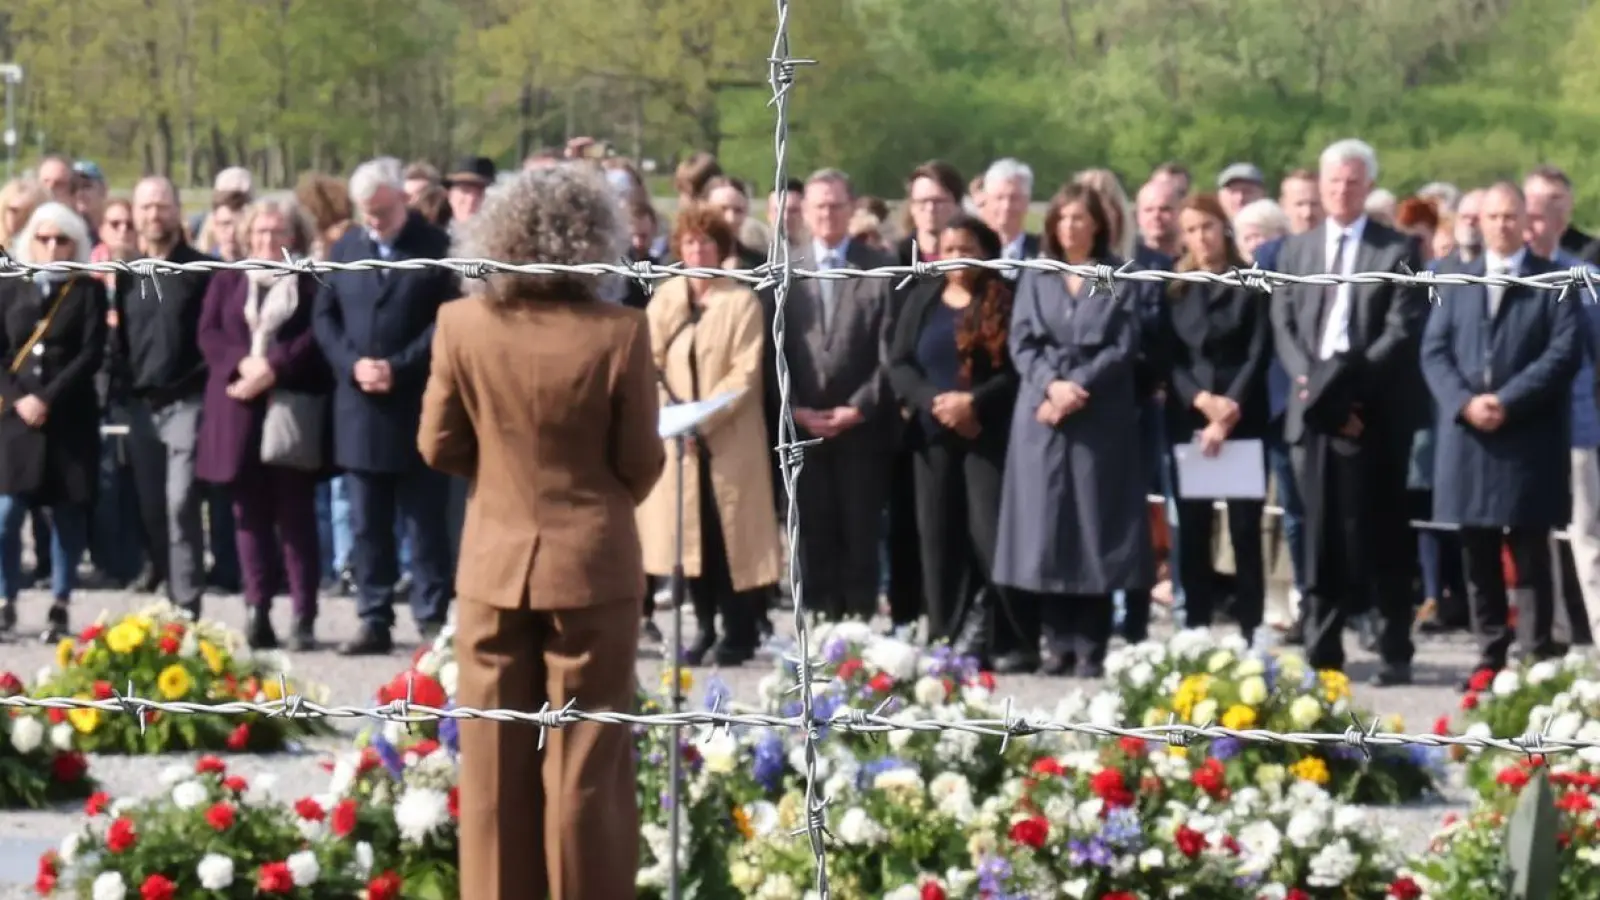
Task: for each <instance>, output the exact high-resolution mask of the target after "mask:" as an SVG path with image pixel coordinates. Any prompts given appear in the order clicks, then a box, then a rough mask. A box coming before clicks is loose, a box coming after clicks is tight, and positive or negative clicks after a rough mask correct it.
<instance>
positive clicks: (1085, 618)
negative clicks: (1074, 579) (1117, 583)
mask: <svg viewBox="0 0 1600 900" xmlns="http://www.w3.org/2000/svg"><path fill="white" fill-rule="evenodd" d="M1008 593H1009V594H1010V599H1011V609H1012V612H1013V615H1014V616H1015V619H1016V628H1017V637H1018V643H1019V644H1020V645H1021V649H1022V650H1023V651H1024V652H1027V651H1031V650H1032V649H1033V648H1035V647H1038V646H1039V638H1040V637H1041V636H1042V637H1043V638H1044V644H1045V648H1046V649H1047V650H1048V651H1049V652H1050V653H1051V654H1052V655H1054V656H1056V657H1057V658H1060V659H1064V660H1069V661H1072V662H1075V663H1077V665H1078V666H1079V667H1083V666H1099V665H1101V664H1102V663H1104V662H1105V658H1106V650H1107V649H1108V648H1109V647H1110V646H1111V626H1112V623H1113V619H1114V614H1115V609H1114V607H1113V606H1112V603H1111V595H1110V594H1101V595H1093V594H1035V593H1032V592H1023V591H1017V590H1012V591H1010V592H1008Z"/></svg>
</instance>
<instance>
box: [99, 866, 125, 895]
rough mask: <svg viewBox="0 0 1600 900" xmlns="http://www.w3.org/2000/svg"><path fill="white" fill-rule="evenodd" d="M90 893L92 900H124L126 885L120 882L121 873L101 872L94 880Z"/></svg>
mask: <svg viewBox="0 0 1600 900" xmlns="http://www.w3.org/2000/svg"><path fill="white" fill-rule="evenodd" d="M92 893H93V896H94V900H125V898H126V897H127V896H128V885H127V884H126V883H125V882H124V881H123V880H122V873H121V872H101V873H100V877H98V878H96V879H95V880H94V890H93V892H92Z"/></svg>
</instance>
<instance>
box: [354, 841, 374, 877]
mask: <svg viewBox="0 0 1600 900" xmlns="http://www.w3.org/2000/svg"><path fill="white" fill-rule="evenodd" d="M355 865H356V874H357V875H359V876H361V877H362V878H365V877H367V875H369V874H371V872H372V845H371V844H369V843H367V842H366V841H362V842H361V843H359V844H356V858H355Z"/></svg>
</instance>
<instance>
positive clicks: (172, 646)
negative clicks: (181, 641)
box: [156, 634, 178, 656]
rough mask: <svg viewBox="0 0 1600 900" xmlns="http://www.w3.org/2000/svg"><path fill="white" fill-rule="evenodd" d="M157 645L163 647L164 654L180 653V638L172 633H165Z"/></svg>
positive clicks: (174, 654)
mask: <svg viewBox="0 0 1600 900" xmlns="http://www.w3.org/2000/svg"><path fill="white" fill-rule="evenodd" d="M156 646H157V647H159V648H160V649H161V653H162V655H163V656H176V655H177V654H178V639H177V638H175V637H173V636H172V635H170V634H163V635H162V636H161V639H160V640H158V641H156Z"/></svg>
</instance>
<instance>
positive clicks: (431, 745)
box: [410, 738, 439, 756]
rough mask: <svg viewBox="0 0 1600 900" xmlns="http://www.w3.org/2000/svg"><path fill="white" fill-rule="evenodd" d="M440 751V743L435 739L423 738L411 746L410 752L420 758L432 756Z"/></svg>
mask: <svg viewBox="0 0 1600 900" xmlns="http://www.w3.org/2000/svg"><path fill="white" fill-rule="evenodd" d="M437 749H439V742H438V741H436V740H434V739H433V738H423V739H422V740H420V741H417V742H416V743H415V744H412V745H411V750H410V752H412V753H415V754H416V755H418V756H432V755H433V751H435V750H437Z"/></svg>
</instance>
